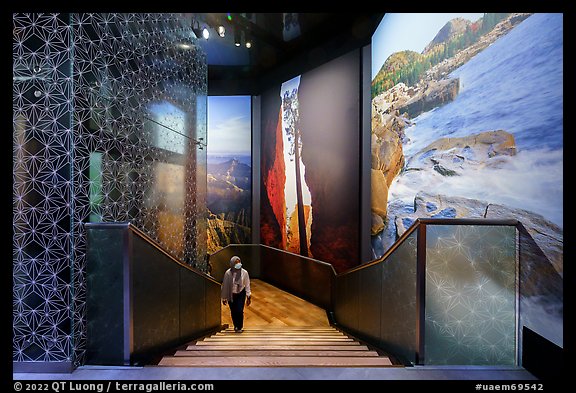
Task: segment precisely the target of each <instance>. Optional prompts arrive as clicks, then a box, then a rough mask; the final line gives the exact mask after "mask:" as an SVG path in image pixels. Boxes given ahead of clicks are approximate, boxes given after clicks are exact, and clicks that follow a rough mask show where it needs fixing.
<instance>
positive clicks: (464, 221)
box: [337, 218, 519, 277]
mask: <svg viewBox="0 0 576 393" xmlns="http://www.w3.org/2000/svg"><path fill="white" fill-rule="evenodd" d="M518 223H519V222H518V220H516V219H487V218H417V219H416V220H415V221H414V223H413V224H412V225H410V227H409V228H408V229H407V230H406V231H405V232H404V233H403V234H402V235H401V236H400V237H399V238H398V240H396V241H395V242H394V244H393V245H392V246H391V247H390V248H389V249H388V250H387V251H386V252H385V253H384V255H382V256H381V257H380V258H378V259H374V260H372V261H369V262H366V263H363V264H361V265H358V266H354V267H352V268H350V269H348V270H345V271H343V272H340V273H338V274H337V277H341V276H344V275H347V274H350V273H353V272H356V271H359V270H362V269H366V268H368V267H370V266H374V265H376V264H378V263H380V262H384V260H386V258H388V257H389V256H390V254H392V253H393V252H394V251H396V249H397V248H398V247H400V246H401V245H402V243H403V242H404V239H405V238H407V237H408V236H410V235H411V234H412V232H414V231H415V230H416V229H417V228H418V227H420V225H485V226H489V225H491V226H517V225H518Z"/></svg>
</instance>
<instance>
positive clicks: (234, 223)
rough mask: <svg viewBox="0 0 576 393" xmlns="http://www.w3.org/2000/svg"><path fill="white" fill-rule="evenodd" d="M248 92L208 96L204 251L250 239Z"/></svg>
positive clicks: (249, 124) (250, 128) (250, 170)
mask: <svg viewBox="0 0 576 393" xmlns="http://www.w3.org/2000/svg"><path fill="white" fill-rule="evenodd" d="M251 118H252V117H251V98H250V96H209V97H208V152H207V164H208V169H207V171H208V176H207V181H208V186H207V195H206V205H207V208H208V244H207V249H208V253H210V254H212V253H214V252H216V251H218V250H220V249H221V248H223V247H226V246H227V245H229V244H245V243H251V240H252V238H251V236H252V207H251V204H252V123H251Z"/></svg>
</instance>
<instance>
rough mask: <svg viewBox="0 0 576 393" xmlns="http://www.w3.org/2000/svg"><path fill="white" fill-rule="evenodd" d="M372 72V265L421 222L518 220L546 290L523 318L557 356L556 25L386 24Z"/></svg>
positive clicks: (497, 17) (532, 21)
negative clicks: (550, 344)
mask: <svg viewBox="0 0 576 393" xmlns="http://www.w3.org/2000/svg"><path fill="white" fill-rule="evenodd" d="M414 26H418V28H417V29H415V28H414ZM372 62H373V63H372V139H371V141H372V145H371V153H372V158H371V160H372V228H371V233H372V251H373V257H374V258H379V257H380V256H382V255H383V254H384V253H385V252H386V251H387V250H388V249H389V248H390V247H391V246H392V244H394V242H395V241H396V240H397V239H398V237H399V236H400V235H401V234H402V233H404V231H406V230H407V229H408V228H409V227H410V226H411V225H412V224H413V223H414V221H415V220H416V218H418V217H441V218H472V217H474V218H499V219H508V218H513V219H517V220H518V221H520V222H521V224H522V228H523V229H522V231H523V232H522V233H523V234H525V236H524V235H522V234H521V235H520V237H521V239H522V240H521V242H526V240H525V239H524V237H526V238H529V239H530V242H531V249H534V250H538V252H537V253H538V254H539V257H538V263H537V264H534V266H530V267H525V268H526V269H529V270H531V271H540V272H547V273H546V274H544V275H543V276H542V277H540V280H542V282H546V283H547V284H546V285H545V286H546V287H547V288H549V290H547V292H546V293H543V292H542V291H541V289H542V288H543V287H544V286H543V285H542V284H539V285H537V286H536V285H532V284H529V282H528V281H530V280H528V281H526V280H524V281H523V282H522V283H521V285H526V287H524V288H522V289H523V294H522V295H521V296H522V298H521V303H522V305H523V307H524V309H523V311H522V312H523V313H525V314H524V315H528V314H531V315H532V316H533V318H532V317H530V318H532V319H531V321H532V322H530V324H529V325H530V326H531V327H535V328H536V330H537V331H538V332H539V333H540V334H542V335H544V336H545V337H546V338H548V339H550V340H551V341H553V342H555V343H557V344H559V345H562V342H563V337H562V328H561V324H562V319H563V317H562V309H563V307H562V276H563V207H562V206H563V112H562V111H563V15H562V14H530V13H485V14H482V13H479V14H392V13H391V14H386V15H385V17H384V19H383V21H382V22H381V24H380V26H379V27H378V29H377V30H376V32H375V34H374V36H373V41H372ZM526 249H527V247H524V250H526ZM535 253H536V252H535ZM535 253H534V254H535ZM528 259H530V258H528ZM531 260H534V259H531ZM527 263H532V262H527ZM536 266H537V267H536ZM521 278H522V277H521ZM530 282H532V283H533V282H534V279H531V281H530ZM538 288H540V289H538ZM537 296H540V297H539V298H538V299H537ZM537 309H538V310H540V311H538V312H536V311H535V310H537ZM535 315H539V317H534V316H535ZM542 315H547V317H544V318H542ZM537 318H540V320H538V322H534V321H536V319H537ZM526 320H528V319H526ZM558 321H559V322H558ZM547 324H548V325H549V326H546V325H547Z"/></svg>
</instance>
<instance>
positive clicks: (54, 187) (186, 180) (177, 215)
mask: <svg viewBox="0 0 576 393" xmlns="http://www.w3.org/2000/svg"><path fill="white" fill-rule="evenodd" d="M14 26H15V28H14V56H13V59H14V64H15V66H14V76H15V78H16V77H17V76H19V75H18V74H17V70H23V71H22V72H21V73H25V72H28V74H31V77H28V79H26V78H25V77H22V78H21V79H22V80H23V81H22V82H21V83H20V84H18V83H16V82H15V83H14V107H15V109H14V161H15V163H20V162H21V163H22V164H21V165H20V166H18V167H16V166H15V171H14V178H15V181H14V196H15V203H14V210H15V213H17V212H18V215H17V214H15V221H14V228H15V234H16V235H15V240H14V250H15V251H14V264H15V267H19V268H20V271H21V272H22V273H21V274H20V276H18V281H16V275H15V286H14V287H15V289H14V315H15V323H14V331H15V336H16V337H15V340H14V347H15V352H14V360H15V361H22V360H44V361H61V360H73V361H74V363H75V364H76V365H78V364H81V363H82V361H83V352H84V348H85V342H86V336H85V335H86V311H85V297H86V284H85V281H86V277H85V261H86V257H85V255H86V233H85V230H84V223H86V222H99V221H104V222H131V223H132V224H134V225H135V226H136V227H138V228H139V229H141V230H143V231H144V232H145V233H147V234H148V235H149V236H150V237H152V238H153V239H155V240H156V241H157V242H159V243H160V244H161V245H162V246H163V247H164V248H165V249H167V250H168V251H169V252H170V253H171V254H172V255H173V256H175V257H176V258H177V259H179V260H182V261H185V262H187V263H189V264H191V265H193V266H196V267H198V268H200V269H202V270H204V269H205V268H206V267H205V255H206V224H205V222H204V221H205V219H206V213H205V209H206V207H205V194H206V184H205V179H206V149H205V141H206V91H207V86H206V83H207V67H206V60H205V55H204V54H203V52H202V51H201V50H200V49H199V48H198V47H197V46H195V45H194V43H195V40H196V39H195V37H194V35H193V33H192V30H191V28H190V21H189V20H188V21H187V20H185V19H184V18H182V17H181V16H180V15H174V14H70V15H39V14H33V15H32V14H31V15H14ZM19 42H22V43H19ZM29 42H31V43H32V44H34V45H35V46H33V45H32V44H29ZM30 70H31V71H30ZM35 71H38V72H39V73H40V74H41V75H42V76H43V79H42V82H40V81H39V78H38V77H37V78H35V79H34V75H33V73H34V72H35ZM15 81H16V79H15ZM29 85H31V86H29ZM18 86H20V87H18ZM37 90H39V91H40V93H37ZM36 94H39V97H36ZM40 101H41V102H40ZM20 102H22V103H21V104H20ZM19 160H20V161H19ZM18 198H20V199H18ZM20 200H22V201H20ZM17 218H18V220H17ZM20 222H22V223H23V224H22V225H20V224H19V223H20ZM39 224H40V225H42V227H41V228H36V229H37V231H38V232H39V233H41V234H40V235H38V236H39V238H40V239H41V240H40V241H38V240H36V238H34V232H33V231H32V230H33V229H34V227H33V226H37V225H39ZM20 239H22V240H20ZM28 239H30V240H28ZM31 252H35V253H34V254H31ZM70 277H72V278H70ZM50 280H52V281H53V283H52V282H50V285H53V286H54V287H55V288H56V289H54V296H53V297H49V296H48V297H47V296H46V294H47V292H48V288H47V286H48V282H49V281H50ZM58 280H59V281H58ZM58 288H60V289H62V288H64V289H65V290H59V289H58ZM48 294H49V293H48ZM45 314H46V316H45ZM17 316H18V318H20V319H18V320H17V319H16V317H17ZM42 318H44V319H42ZM17 322H18V323H17ZM39 335H40V336H41V337H42V338H41V339H39V338H37V337H38V336H39Z"/></svg>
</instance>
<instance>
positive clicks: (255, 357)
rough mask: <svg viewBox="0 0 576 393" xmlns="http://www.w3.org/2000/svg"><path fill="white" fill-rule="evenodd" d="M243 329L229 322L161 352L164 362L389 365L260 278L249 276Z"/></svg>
mask: <svg viewBox="0 0 576 393" xmlns="http://www.w3.org/2000/svg"><path fill="white" fill-rule="evenodd" d="M251 287H252V300H253V301H252V304H251V305H250V307H246V308H245V311H244V331H243V332H241V333H238V332H235V331H234V329H233V325H232V321H231V319H230V310H229V308H228V307H222V323H223V324H228V325H229V327H228V328H225V329H223V330H221V331H220V332H217V333H214V334H212V335H211V336H209V337H204V338H203V339H201V340H198V341H194V342H191V343H189V345H188V346H187V347H186V348H185V349H181V350H178V351H176V352H175V353H174V354H173V355H169V356H164V357H163V358H162V360H161V361H160V362H159V363H158V365H159V366H167V367H174V366H176V367H390V366H392V362H391V361H390V359H389V358H388V357H387V356H381V355H380V354H379V353H378V352H376V351H375V350H373V349H371V348H369V347H368V346H367V345H364V344H363V343H360V342H359V341H357V340H356V339H354V338H353V337H349V336H348V335H346V334H344V333H343V332H341V331H339V330H337V329H336V328H334V327H332V326H330V324H329V323H328V318H327V317H326V311H325V310H323V309H321V308H319V307H316V306H314V305H312V304H310V303H308V302H306V301H304V300H302V299H300V298H298V297H296V296H293V295H291V294H289V293H287V292H284V291H282V290H280V289H278V288H276V287H274V286H272V285H270V284H267V283H265V282H263V281H260V280H252V282H251Z"/></svg>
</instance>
